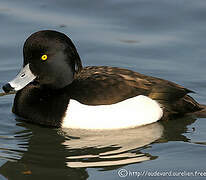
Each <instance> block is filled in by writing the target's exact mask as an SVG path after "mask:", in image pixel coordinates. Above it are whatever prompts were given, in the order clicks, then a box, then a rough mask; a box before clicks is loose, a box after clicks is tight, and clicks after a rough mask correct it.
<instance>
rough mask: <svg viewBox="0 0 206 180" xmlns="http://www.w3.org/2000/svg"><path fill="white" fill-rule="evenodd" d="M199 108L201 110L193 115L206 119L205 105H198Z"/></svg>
mask: <svg viewBox="0 0 206 180" xmlns="http://www.w3.org/2000/svg"><path fill="white" fill-rule="evenodd" d="M200 108H201V110H199V111H196V112H194V113H193V114H194V115H195V116H196V117H197V118H205V117H206V105H204V104H200Z"/></svg>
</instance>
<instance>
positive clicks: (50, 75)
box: [3, 30, 82, 92]
mask: <svg viewBox="0 0 206 180" xmlns="http://www.w3.org/2000/svg"><path fill="white" fill-rule="evenodd" d="M23 56H24V62H23V68H22V69H21V71H20V72H19V74H18V75H17V76H16V78H14V79H13V80H12V81H10V82H8V83H7V84H5V85H4V86H3V90H4V91H5V92H9V91H11V90H14V91H18V90H20V89H22V88H24V87H25V86H26V85H27V84H29V83H30V82H32V81H34V80H35V81H37V82H38V83H39V84H40V86H46V87H48V88H51V89H60V88H63V87H65V86H67V85H69V84H70V83H72V81H73V79H74V74H75V73H76V72H79V71H80V70H81V69H82V64H81V60H80V57H79V55H78V53H77V50H76V48H75V46H74V44H73V43H72V41H71V39H70V38H69V37H67V36H66V35H65V34H63V33H60V32H57V31H51V30H45V31H39V32H36V33H34V34H32V35H31V36H30V37H29V38H28V39H27V40H26V41H25V43H24V47H23Z"/></svg>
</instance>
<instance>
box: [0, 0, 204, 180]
mask: <svg viewBox="0 0 206 180" xmlns="http://www.w3.org/2000/svg"><path fill="white" fill-rule="evenodd" d="M205 19H206V1H204V0H196V1H193V0H172V1H171V0H155V1H154V0H128V1H123V0H110V1H109V0H102V1H94V0H90V1H85V0H84V1H83V0H69V1H68V0H58V1H57V0H51V1H48V0H41V1H40V0H36V1H32V0H27V1H26V0H19V1H14V0H9V1H6V0H0V22H1V28H0V59H1V60H0V85H3V84H4V83H6V82H7V81H9V80H11V79H12V78H13V77H14V76H15V75H16V74H17V72H18V71H19V69H20V67H21V65H22V46H23V43H24V41H25V39H26V38H27V37H28V36H29V35H30V34H31V33H33V32H35V31H38V30H42V29H54V30H57V31H61V32H64V33H66V34H67V35H68V36H70V37H71V39H72V40H73V41H74V43H75V45H76V47H77V49H78V52H79V54H80V56H81V58H82V61H83V64H84V65H85V66H86V65H109V66H117V67H123V68H129V69H131V70H134V71H138V72H140V73H144V74H147V75H152V76H157V77H161V78H164V79H167V80H170V81H174V82H176V83H179V84H181V85H184V86H185V87H187V88H189V89H192V90H194V91H195V92H197V93H196V94H193V95H192V96H193V97H194V98H195V99H197V100H198V101H199V102H201V103H203V104H206V91H205V89H206V84H205V82H206V80H205V57H206V51H205V47H206V38H205V37H206V21H205ZM13 98H14V95H9V96H4V97H1V98H0V99H1V101H0V122H1V126H0V179H15V180H16V179H17V180H18V179H21V180H22V179H57V178H59V179H75V180H77V179H82V180H86V179H89V180H93V179H100V180H103V179H111V180H116V179H137V174H138V173H140V172H141V173H142V176H141V178H142V179H188V178H189V177H188V174H189V175H190V177H191V176H192V173H193V175H194V176H192V177H191V179H203V178H204V177H201V175H200V173H199V174H198V172H206V169H205V167H206V163H205V162H206V156H205V152H206V146H205V145H206V131H205V129H206V119H205V118H202V119H193V118H184V119H175V120H174V121H170V122H164V123H162V122H159V123H154V124H151V125H148V126H144V127H141V128H133V129H129V130H123V131H112V132H111V131H108V132H104V131H93V132H88V131H75V130H68V129H50V128H46V127H41V126H38V125H33V124H28V123H25V122H22V121H21V120H19V119H18V118H16V117H15V116H14V115H13V114H12V113H11V107H12V102H13ZM121 172H122V174H121ZM133 172H136V174H135V173H133ZM155 172H159V173H160V172H172V173H176V174H175V177H174V176H173V177H171V176H165V177H163V176H160V175H159V176H157V173H156V176H155ZM181 172H182V175H181V174H180V173H181ZM118 173H119V174H118ZM132 173H133V174H132ZM152 173H153V174H152ZM178 173H179V174H178ZM152 175H153V176H152ZM120 176H126V177H120Z"/></svg>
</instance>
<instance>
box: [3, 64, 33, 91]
mask: <svg viewBox="0 0 206 180" xmlns="http://www.w3.org/2000/svg"><path fill="white" fill-rule="evenodd" d="M35 78H36V76H35V75H34V74H33V73H32V72H31V70H30V68H29V64H27V65H26V66H24V67H23V68H22V69H21V71H20V72H19V74H18V75H17V76H16V77H15V78H14V79H13V80H12V81H10V82H8V83H7V84H5V85H4V86H3V90H4V91H5V92H6V93H8V92H10V91H19V90H21V89H22V88H24V87H25V86H26V85H27V84H29V83H30V82H32V81H33V80H34V79H35Z"/></svg>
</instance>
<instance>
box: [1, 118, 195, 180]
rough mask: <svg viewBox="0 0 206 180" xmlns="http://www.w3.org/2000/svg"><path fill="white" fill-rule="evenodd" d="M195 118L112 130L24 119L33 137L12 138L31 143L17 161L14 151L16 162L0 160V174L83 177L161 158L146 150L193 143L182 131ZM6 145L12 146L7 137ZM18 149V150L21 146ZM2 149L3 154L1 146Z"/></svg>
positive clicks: (18, 176)
mask: <svg viewBox="0 0 206 180" xmlns="http://www.w3.org/2000/svg"><path fill="white" fill-rule="evenodd" d="M194 121H195V119H193V118H191V117H188V118H185V119H184V120H182V119H179V120H174V121H168V122H161V123H160V122H157V123H154V124H150V125H146V126H142V127H137V128H132V129H121V130H113V131H100V130H96V131H91V130H90V131H87V130H74V129H51V128H45V127H41V126H37V125H33V124H29V123H24V122H20V123H18V124H17V125H18V126H19V127H23V128H24V129H26V130H27V131H28V132H31V133H32V135H31V133H28V135H26V134H25V133H23V132H24V131H21V132H15V134H14V137H17V136H16V135H18V140H17V139H15V138H14V139H13V141H15V140H16V142H17V143H16V145H17V147H18V146H19V147H22V143H21V142H22V141H23V140H24V144H25V142H27V144H28V147H26V146H24V151H22V152H21V153H19V154H18V158H16V161H15V162H13V160H15V156H12V155H11V156H12V157H13V158H12V161H11V159H9V158H8V157H7V159H6V160H7V162H6V163H4V164H2V165H1V164H0V166H1V167H0V173H1V174H2V175H3V176H5V177H7V178H8V179H27V178H28V176H30V179H37V178H38V177H44V178H45V179H47V178H49V179H50V180H52V179H57V178H60V179H65V178H68V179H70V178H71V179H81V180H85V179H87V178H88V176H89V175H88V173H87V171H86V168H87V167H102V168H104V169H105V170H110V169H116V168H119V167H120V166H123V165H127V164H131V163H140V162H144V161H147V160H153V159H156V158H158V157H157V156H155V154H149V153H147V149H148V148H152V147H153V146H152V144H153V143H165V142H168V141H189V139H188V138H187V137H186V136H185V135H184V134H183V133H185V132H187V126H188V125H190V124H191V123H193V122H194ZM21 134H22V136H21ZM23 134H24V135H23ZM1 138H2V137H0V142H1ZM19 138H20V139H21V140H20V139H19ZM19 142H20V143H19ZM5 144H10V142H9V140H8V142H5ZM0 147H2V146H1V144H0ZM4 148H5V149H9V147H4ZM15 150H16V152H19V149H18V148H16V149H13V151H15ZM150 152H151V151H150ZM0 153H1V156H4V155H3V154H2V150H1V149H0ZM7 156H8V154H7ZM20 156H21V157H20ZM1 159H2V158H1Z"/></svg>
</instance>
